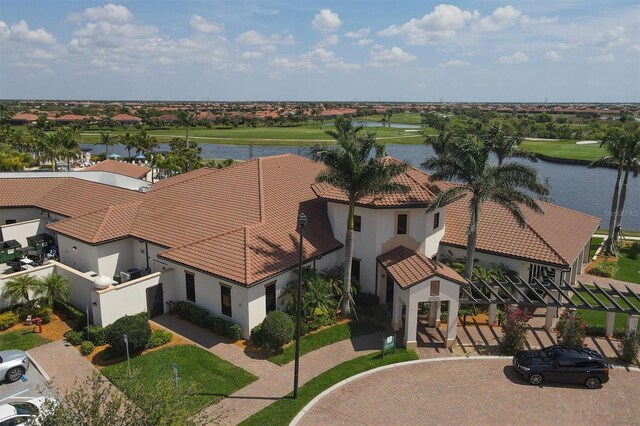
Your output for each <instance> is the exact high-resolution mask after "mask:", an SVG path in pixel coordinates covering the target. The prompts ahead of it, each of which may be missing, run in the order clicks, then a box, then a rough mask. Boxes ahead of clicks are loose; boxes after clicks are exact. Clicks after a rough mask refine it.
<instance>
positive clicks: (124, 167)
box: [82, 160, 151, 179]
mask: <svg viewBox="0 0 640 426" xmlns="http://www.w3.org/2000/svg"><path fill="white" fill-rule="evenodd" d="M82 171H83V172H111V173H116V174H119V175H123V176H129V177H132V178H134V179H141V178H144V177H145V176H147V173H149V172H150V171H151V169H150V168H149V167H145V166H139V165H137V164H130V163H127V162H124V161H116V160H104V161H101V162H99V163H98V164H95V165H93V166H91V167H87V168H85V169H83V170H82Z"/></svg>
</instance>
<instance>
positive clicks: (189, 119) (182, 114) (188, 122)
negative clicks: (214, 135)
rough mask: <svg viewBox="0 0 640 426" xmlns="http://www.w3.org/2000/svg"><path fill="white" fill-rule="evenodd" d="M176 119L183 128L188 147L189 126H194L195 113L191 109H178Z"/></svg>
mask: <svg viewBox="0 0 640 426" xmlns="http://www.w3.org/2000/svg"><path fill="white" fill-rule="evenodd" d="M176 121H177V122H178V124H180V125H181V126H184V128H185V132H186V138H185V139H186V141H187V148H189V127H195V126H196V115H195V114H194V113H193V112H191V111H178V114H177V120H176Z"/></svg>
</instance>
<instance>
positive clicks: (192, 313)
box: [176, 301, 242, 340]
mask: <svg viewBox="0 0 640 426" xmlns="http://www.w3.org/2000/svg"><path fill="white" fill-rule="evenodd" d="M176 309H177V311H178V315H180V318H182V319H184V320H187V321H189V322H192V323H194V324H195V325H198V326H200V327H202V328H206V329H207V330H209V331H212V332H214V333H216V334H219V335H221V336H225V337H228V338H229V339H231V340H240V338H241V337H242V329H241V328H240V326H239V325H238V324H236V323H235V322H233V321H228V320H226V319H224V318H220V317H217V316H215V315H211V314H210V313H209V311H207V310H206V309H203V308H201V307H199V306H197V305H195V304H193V303H191V302H185V301H180V302H178V303H176Z"/></svg>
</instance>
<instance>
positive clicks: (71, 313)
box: [53, 300, 87, 330]
mask: <svg viewBox="0 0 640 426" xmlns="http://www.w3.org/2000/svg"><path fill="white" fill-rule="evenodd" d="M53 309H55V310H56V311H58V312H61V313H62V314H64V316H65V317H66V319H67V321H68V322H69V323H70V325H71V326H72V327H73V328H74V329H76V330H81V329H82V328H83V327H84V326H85V325H86V324H87V314H85V313H84V312H82V311H81V310H79V309H77V308H76V307H75V306H73V305H71V304H69V303H66V302H61V301H59V300H54V301H53Z"/></svg>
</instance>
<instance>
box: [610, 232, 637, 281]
mask: <svg viewBox="0 0 640 426" xmlns="http://www.w3.org/2000/svg"><path fill="white" fill-rule="evenodd" d="M614 278H615V279H617V280H621V281H628V282H630V283H636V284H640V241H634V242H631V243H626V244H624V245H623V246H622V247H620V256H619V257H618V272H617V273H616V276H615V277H614Z"/></svg>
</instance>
